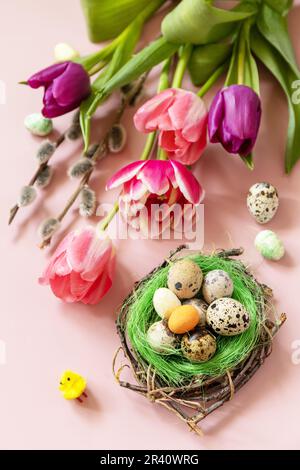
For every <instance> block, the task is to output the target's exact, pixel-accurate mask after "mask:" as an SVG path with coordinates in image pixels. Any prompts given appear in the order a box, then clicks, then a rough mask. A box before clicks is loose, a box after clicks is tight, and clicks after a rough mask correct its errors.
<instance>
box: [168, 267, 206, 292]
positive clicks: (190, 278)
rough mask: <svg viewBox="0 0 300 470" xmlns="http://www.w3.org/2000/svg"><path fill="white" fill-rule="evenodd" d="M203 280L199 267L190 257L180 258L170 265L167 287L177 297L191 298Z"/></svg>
mask: <svg viewBox="0 0 300 470" xmlns="http://www.w3.org/2000/svg"><path fill="white" fill-rule="evenodd" d="M202 280H203V274H202V270H201V268H200V267H199V266H198V265H197V264H196V263H195V262H194V261H192V260H191V259H187V258H185V259H181V260H179V261H176V263H175V264H173V265H172V266H171V267H170V270H169V273H168V288H169V289H170V290H171V291H172V292H174V294H176V295H177V297H178V298H179V299H191V298H192V297H195V295H196V294H197V293H198V292H199V290H200V288H201V285H202Z"/></svg>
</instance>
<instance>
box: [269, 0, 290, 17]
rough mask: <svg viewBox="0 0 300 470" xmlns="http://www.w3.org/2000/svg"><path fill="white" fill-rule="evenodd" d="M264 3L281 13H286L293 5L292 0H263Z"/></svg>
mask: <svg viewBox="0 0 300 470" xmlns="http://www.w3.org/2000/svg"><path fill="white" fill-rule="evenodd" d="M265 3H266V4H268V5H269V6H270V7H271V8H273V9H274V10H275V11H277V12H278V13H280V14H281V15H286V14H287V12H288V11H289V9H290V8H291V6H292V5H293V0H265Z"/></svg>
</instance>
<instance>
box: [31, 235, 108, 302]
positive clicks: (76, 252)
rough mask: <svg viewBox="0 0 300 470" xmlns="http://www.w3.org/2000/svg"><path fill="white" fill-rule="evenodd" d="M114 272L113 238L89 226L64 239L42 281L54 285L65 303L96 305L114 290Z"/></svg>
mask: <svg viewBox="0 0 300 470" xmlns="http://www.w3.org/2000/svg"><path fill="white" fill-rule="evenodd" d="M114 271H115V251H114V247H113V244H112V242H111V240H110V238H108V237H107V236H106V235H104V234H101V233H98V232H97V231H96V229H95V228H94V227H91V226H88V227H83V228H81V229H79V230H74V231H72V232H70V233H69V234H68V235H67V236H66V237H65V238H64V239H63V240H62V242H61V243H60V245H59V246H58V248H57V249H56V251H55V253H54V255H53V256H52V258H51V260H50V262H49V264H48V266H47V268H46V270H45V272H44V274H43V276H42V277H41V278H40V279H39V283H40V284H42V285H50V287H51V289H52V292H53V294H54V295H56V297H59V298H60V299H62V300H64V301H65V302H82V303H84V304H90V305H94V304H97V303H98V302H99V300H100V299H101V298H102V297H103V296H104V295H105V294H106V292H107V291H108V290H109V289H110V287H111V285H112V279H113V275H114Z"/></svg>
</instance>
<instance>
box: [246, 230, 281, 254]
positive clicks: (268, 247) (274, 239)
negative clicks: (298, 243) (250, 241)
mask: <svg viewBox="0 0 300 470" xmlns="http://www.w3.org/2000/svg"><path fill="white" fill-rule="evenodd" d="M254 244H255V247H256V249H257V250H258V251H259V253H260V254H261V255H262V256H263V257H264V258H267V259H271V260H273V261H278V260H280V259H281V258H282V257H283V256H284V253H285V249H284V245H283V243H282V241H281V240H280V238H279V237H278V235H277V234H276V233H275V232H272V230H262V231H261V232H259V233H258V234H257V235H256V237H255V242H254Z"/></svg>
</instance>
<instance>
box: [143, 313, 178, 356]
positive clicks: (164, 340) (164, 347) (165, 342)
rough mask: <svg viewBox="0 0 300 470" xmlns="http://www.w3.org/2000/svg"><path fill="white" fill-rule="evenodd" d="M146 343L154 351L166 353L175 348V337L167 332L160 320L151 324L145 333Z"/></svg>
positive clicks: (167, 329) (166, 327)
mask: <svg viewBox="0 0 300 470" xmlns="http://www.w3.org/2000/svg"><path fill="white" fill-rule="evenodd" d="M147 342H148V344H149V346H151V348H152V349H154V351H156V352H159V353H168V352H172V350H173V349H174V348H175V347H176V344H177V343H178V339H177V337H176V336H175V335H174V334H173V333H172V332H171V331H170V330H169V328H168V326H167V325H166V324H165V323H164V322H163V321H162V320H161V321H157V322H155V323H153V324H152V325H151V326H150V327H149V329H148V331H147Z"/></svg>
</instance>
